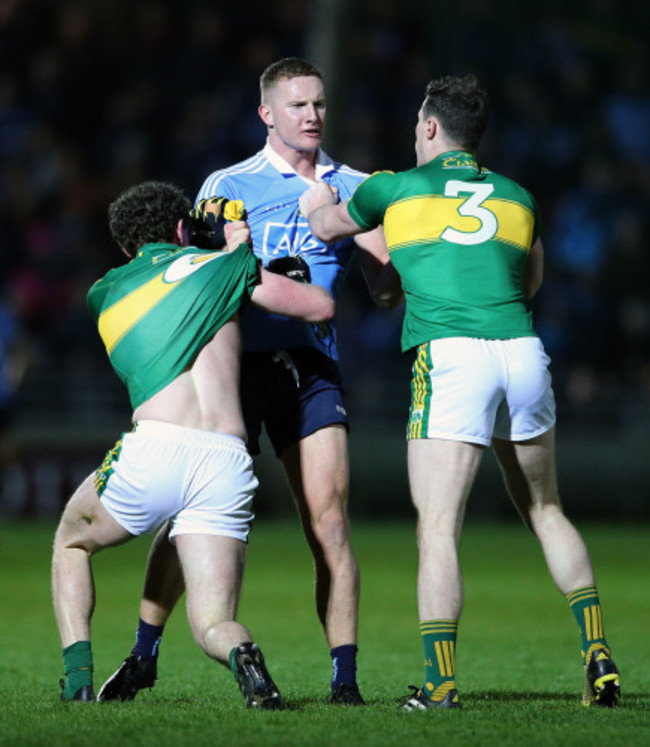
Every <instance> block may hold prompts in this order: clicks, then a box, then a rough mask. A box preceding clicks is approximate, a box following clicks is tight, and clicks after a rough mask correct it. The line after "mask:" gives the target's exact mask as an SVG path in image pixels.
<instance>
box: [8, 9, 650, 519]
mask: <svg viewBox="0 0 650 747" xmlns="http://www.w3.org/2000/svg"><path fill="white" fill-rule="evenodd" d="M649 38H650V7H649V6H648V5H647V4H646V3H635V4H626V5H625V9H624V10H623V9H622V6H621V4H620V3H616V2H614V0H546V1H545V2H543V3H542V2H537V0H533V2H528V3H521V2H516V1H515V0H497V2H495V3H491V2H490V3H488V2H485V0H456V2H455V3H453V4H452V3H447V2H443V1H442V0H427V1H426V2H421V1H418V0H274V2H262V1H261V0H259V1H255V0H241V2H238V3H218V2H200V1H198V0H139V1H138V2H137V3H134V2H127V1H126V0H111V2H100V0H96V1H94V0H85V1H84V2H81V1H80V0H14V1H13V2H12V0H3V1H2V2H0V237H1V240H2V251H1V252H0V277H1V283H2V284H1V295H0V374H1V376H0V426H1V435H0V439H1V441H0V458H1V460H2V470H3V482H2V506H3V507H4V510H5V512H9V513H14V514H20V515H29V514H33V513H39V512H42V511H43V512H47V511H48V510H49V511H54V510H58V508H59V507H60V506H59V504H58V503H57V501H58V500H59V498H58V496H59V495H61V496H65V494H66V491H67V490H68V489H69V487H70V486H71V485H72V484H74V482H75V481H76V480H77V478H78V477H79V476H80V475H82V474H83V472H84V470H85V469H86V468H92V466H94V464H95V463H96V461H97V458H98V456H101V454H102V453H103V451H104V450H106V449H107V448H108V447H109V446H110V445H111V443H112V440H114V439H115V438H116V437H117V435H119V431H120V430H125V429H126V428H127V427H128V414H129V413H128V401H127V398H126V393H125V391H123V390H122V388H121V385H120V384H119V382H118V381H117V379H116V377H115V376H114V375H113V374H112V372H111V370H110V368H109V366H108V362H107V359H106V355H105V353H104V351H103V349H102V347H101V344H100V342H99V338H98V336H97V334H96V331H95V329H94V326H93V324H92V322H91V320H90V317H89V315H88V313H87V311H86V306H85V296H86V292H87V290H88V288H89V286H90V285H91V284H92V282H93V281H94V280H95V279H97V278H98V277H99V276H100V275H102V274H103V273H104V272H105V271H106V270H107V269H108V268H109V267H110V266H112V265H114V264H116V263H118V262H120V261H121V258H120V254H119V252H118V250H117V249H116V247H115V246H114V245H113V244H112V242H111V239H110V236H109V233H108V229H107V225H106V208H107V205H108V203H109V202H110V201H111V200H112V199H114V198H115V197H116V196H117V194H118V193H119V192H120V191H121V190H122V189H123V188H125V187H127V186H129V185H131V184H133V183H135V182H137V181H141V180H145V179H151V178H156V179H166V180H171V181H174V182H176V183H177V184H179V185H180V186H182V187H184V188H185V189H186V190H187V191H188V193H189V194H190V195H192V196H193V195H194V194H195V193H196V191H197V190H198V188H199V186H200V185H201V183H202V181H203V179H204V177H205V176H206V175H207V174H208V173H209V172H211V171H213V170H214V169H216V168H220V167H224V166H226V165H228V164H230V163H232V162H235V161H237V160H240V159H242V158H245V157H247V156H249V155H251V154H252V153H254V152H256V151H257V150H258V149H259V148H260V147H261V146H262V145H263V142H264V137H265V133H264V129H263V127H262V125H261V122H260V121H259V118H258V116H257V105H258V99H259V88H258V78H259V74H260V73H261V71H262V70H263V69H264V68H265V67H266V66H267V65H268V64H269V63H270V62H272V61H274V60H276V59H278V58H280V57H285V56H290V55H297V56H302V57H306V58H308V59H310V60H311V61H313V62H315V63H316V64H317V65H319V67H321V69H322V70H323V73H324V76H325V82H326V86H327V91H328V130H327V136H326V140H325V148H326V150H327V151H328V152H329V153H330V155H332V156H333V157H335V158H336V159H337V160H341V161H345V162H347V163H349V164H350V165H352V166H354V167H356V168H359V169H361V170H366V171H373V170H376V169H393V170H399V169H405V168H410V167H411V166H413V165H414V152H413V143H414V136H413V128H414V124H415V118H416V113H417V110H418V108H419V106H420V103H421V101H422V98H423V92H424V87H425V85H426V83H427V81H428V80H429V79H430V78H432V77H436V76H439V75H442V74H462V73H466V72H474V73H476V74H477V75H478V76H479V78H480V79H481V81H482V82H483V83H484V85H485V87H486V88H487V89H488V91H489V93H490V96H491V102H492V113H491V121H490V125H489V128H488V132H487V135H486V138H485V141H484V144H483V147H482V150H481V151H480V153H479V156H480V160H481V161H482V162H483V164H484V165H486V166H488V167H490V168H492V169H494V170H496V171H499V172H501V173H504V174H506V175H508V176H510V177H512V178H514V179H515V180H517V181H519V182H520V183H522V184H523V185H524V186H525V187H527V188H528V189H530V190H531V191H532V192H533V193H534V194H535V196H536V197H537V199H538V202H539V205H540V208H541V212H542V216H543V238H544V243H545V247H546V282H545V286H544V288H543V290H542V292H541V293H540V296H539V298H538V299H536V301H535V305H534V310H535V314H536V327H537V329H538V331H539V333H540V335H541V337H542V339H543V341H544V343H545V345H546V348H547V351H548V352H549V354H550V356H551V358H552V361H553V364H552V366H553V367H552V371H553V375H554V380H555V386H556V393H557V397H558V405H559V416H560V424H561V426H562V427H563V428H564V433H571V434H575V438H576V439H582V442H585V440H586V441H588V442H589V443H590V444H591V445H592V446H593V449H594V450H595V451H593V453H591V455H590V456H589V455H587V457H586V459H587V460H588V463H587V464H586V465H585V466H586V471H587V472H588V473H589V472H590V471H591V472H592V473H593V472H594V471H595V472H596V473H597V467H596V466H595V465H596V464H597V463H598V462H599V461H600V462H601V463H602V459H601V458H600V457H599V456H598V454H600V453H601V452H602V453H604V454H611V453H615V448H616V445H617V444H618V445H619V446H620V445H621V444H629V443H631V444H633V448H632V453H631V452H630V449H629V448H627V446H624V447H623V451H624V456H625V457H626V458H627V459H628V460H629V459H636V457H637V456H638V459H639V463H640V464H645V457H644V454H643V452H644V451H645V448H646V447H647V445H648V442H649V440H650V438H649V437H648V431H649V428H648V425H649V424H650V294H649V293H648V290H649V288H650V253H649V252H648V249H647V247H646V240H647V236H648V233H649V231H648V229H649V225H648V223H649V221H650V217H649V216H650V210H649V206H650V59H649V57H650V47H649V46H648V39H649ZM339 317H340V325H341V330H342V332H341V349H342V352H341V354H342V366H343V371H344V376H345V379H346V388H347V393H348V405H349V409H350V412H351V415H352V417H353V433H354V428H355V427H356V428H357V433H361V434H363V433H364V432H371V433H372V434H373V435H374V437H375V438H377V434H378V433H383V432H386V433H389V432H390V433H391V434H392V437H394V438H395V439H396V440H395V441H391V442H390V444H391V445H390V446H389V447H387V448H390V449H392V448H393V444H395V443H397V444H399V445H400V446H399V449H400V450H399V451H398V452H397V454H396V457H395V459H396V462H397V461H398V462H399V465H400V467H399V469H400V476H401V479H403V474H401V470H402V467H403V458H404V452H403V450H402V447H401V444H402V443H403V431H404V425H405V419H406V406H407V402H408V372H409V365H410V360H408V359H406V358H404V357H403V356H401V354H400V353H399V344H398V340H399V330H400V323H401V311H399V310H398V311H394V312H385V311H379V310H376V309H375V308H373V307H372V305H371V303H370V302H369V299H368V297H367V294H366V292H365V290H364V288H363V285H362V282H361V281H360V277H359V272H358V269H357V268H356V267H353V268H352V269H351V271H350V273H349V277H348V282H347V286H346V288H345V292H344V296H343V299H342V301H341V304H340V308H339ZM357 424H358V426H357ZM595 438H599V439H600V440H599V441H594V439H595ZM358 448H359V450H360V452H363V453H364V455H366V462H364V467H363V471H364V472H365V471H368V473H371V472H372V471H373V470H376V469H377V465H376V462H373V461H372V460H371V459H370V458H369V456H368V455H369V454H372V453H373V449H381V448H382V447H381V444H380V443H379V442H377V441H375V442H373V445H368V446H366V445H365V444H364V445H362V446H359V447H358ZM567 448H568V449H570V445H569V446H568V447H567ZM599 450H600V451H599ZM353 456H354V454H353ZM66 460H68V462H69V465H68V466H65V465H66V464H67V463H68V462H66ZM380 461H383V460H382V459H381V458H380ZM62 465H63V466H62ZM608 469H609V470H610V471H613V472H614V473H616V471H617V470H618V471H620V472H621V475H623V474H624V476H625V478H629V477H630V475H629V472H630V471H634V470H635V469H636V462H633V463H632V464H628V463H627V462H626V461H625V459H624V458H623V457H620V458H619V457H616V458H615V459H614V458H612V464H611V465H610V466H609V467H608ZM353 473H354V463H353ZM608 474H609V473H608ZM610 476H611V477H612V482H616V481H618V480H619V477H620V476H619V475H616V474H612V475H610ZM561 477H562V475H561ZM575 482H576V486H577V487H576V490H577V491H579V485H580V482H579V481H578V480H577V478H576V481H575ZM637 482H638V481H637ZM619 484H621V485H622V483H620V482H619ZM353 485H354V483H353ZM621 489H622V490H623V488H621ZM372 490H374V491H375V492H376V490H375V488H374V487H373V488H372ZM608 490H609V488H608ZM628 492H629V491H628ZM641 492H642V486H640V487H639V494H641ZM39 496H40V497H39ZM52 496H54V498H53V497H52ZM385 499H386V500H390V496H386V497H385ZM382 500H383V499H382ZM638 507H639V511H640V512H644V511H645V516H647V515H648V510H647V508H644V507H642V506H641V505H640V504H639V506H638Z"/></svg>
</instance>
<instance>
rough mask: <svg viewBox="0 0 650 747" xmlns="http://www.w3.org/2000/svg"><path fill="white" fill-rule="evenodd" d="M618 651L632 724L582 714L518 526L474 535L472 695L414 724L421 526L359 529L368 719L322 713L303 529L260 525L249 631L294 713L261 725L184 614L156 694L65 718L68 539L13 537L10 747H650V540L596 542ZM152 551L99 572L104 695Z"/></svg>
mask: <svg viewBox="0 0 650 747" xmlns="http://www.w3.org/2000/svg"><path fill="white" fill-rule="evenodd" d="M582 529H583V534H584V536H585V538H586V540H587V542H588V544H589V547H590V550H591V553H592V557H593V560H594V564H595V567H596V572H597V578H598V583H599V588H600V594H601V600H602V602H603V606H604V615H605V624H606V628H607V633H608V638H609V642H610V644H611V645H612V647H613V649H614V654H615V658H616V661H617V663H618V665H619V668H620V669H621V671H622V685H623V700H622V703H621V705H620V707H619V708H618V709H615V710H607V709H594V708H592V709H585V708H582V707H581V706H580V704H579V694H580V692H581V688H582V676H581V668H580V662H579V658H578V651H579V637H578V633H577V629H576V626H575V622H574V620H573V616H572V614H571V612H570V611H569V609H568V605H567V604H566V603H565V602H564V600H563V599H562V597H561V596H560V595H559V593H558V592H557V591H556V590H555V587H554V586H553V584H552V582H551V581H550V579H549V577H548V574H547V572H546V568H545V565H544V563H543V560H542V556H541V552H540V550H539V548H538V546H537V544H536V543H535V542H534V541H533V540H532V539H531V537H530V536H529V535H528V534H527V533H526V531H525V530H524V529H523V528H522V527H521V526H519V525H512V526H510V525H490V524H488V525H484V524H482V525H478V524H470V525H468V526H467V527H466V531H465V534H464V538H463V544H462V547H461V550H462V562H463V568H464V571H465V577H466V603H465V612H464V616H463V619H462V622H461V626H460V633H459V645H458V657H457V683H458V685H459V689H460V691H461V696H462V699H463V706H464V707H463V710H462V711H444V712H443V711H435V712H426V713H414V714H407V713H399V712H397V710H396V702H397V699H398V697H399V696H400V695H403V694H405V693H406V691H407V685H409V684H420V682H421V677H422V672H423V665H422V651H421V645H420V638H419V632H418V624H417V613H416V601H415V572H416V554H415V543H414V536H413V526H412V523H409V522H404V523H399V522H394V523H392V524H369V523H364V522H356V523H355V524H354V525H353V532H354V540H355V548H356V551H357V555H358V557H359V561H360V564H361V569H362V588H363V591H362V601H361V621H360V652H359V682H360V685H361V688H362V692H363V693H364V696H365V698H366V699H367V701H368V703H369V705H368V707H366V708H363V709H345V708H333V707H331V706H330V707H328V706H327V705H325V704H324V699H325V696H326V694H327V692H328V687H329V684H328V678H329V673H330V663H329V655H328V651H327V646H326V644H325V639H324V637H323V635H322V632H321V630H320V627H319V625H318V623H317V620H316V616H315V612H314V605H313V582H312V572H311V560H310V556H309V554H308V552H307V550H306V547H305V545H304V542H303V541H302V539H301V535H300V530H299V528H298V526H297V523H295V522H292V521H289V520H288V521H284V522H273V521H270V520H268V519H264V518H262V519H260V520H258V523H257V525H256V527H255V530H254V532H253V534H252V536H251V546H250V552H249V564H248V569H247V576H246V580H245V584H244V586H245V588H244V596H243V599H242V605H241V615H240V616H241V619H242V620H243V621H244V622H245V623H246V624H247V625H248V626H249V627H250V628H251V630H252V631H253V633H254V635H255V637H256V639H257V640H258V641H259V643H260V644H261V646H262V648H263V650H264V652H265V655H266V658H267V661H268V663H269V668H270V669H271V672H272V674H273V676H274V678H275V680H276V682H277V683H278V684H279V686H280V688H281V690H282V693H283V695H284V698H285V700H286V701H287V703H288V706H289V708H288V710H286V711H284V712H280V713H258V712H252V711H247V710H246V709H245V708H244V707H243V701H242V699H241V696H240V695H239V693H238V691H237V688H236V685H235V682H234V680H233V679H232V675H231V674H230V673H229V672H228V671H226V670H225V669H224V668H222V667H220V666H219V665H216V664H214V663H213V662H210V661H209V660H208V659H207V658H206V657H205V656H204V655H203V654H201V652H200V651H199V649H198V647H197V646H196V644H195V643H194V642H193V640H192V638H191V635H190V633H189V629H188V625H187V622H186V618H185V611H184V609H183V608H182V607H179V608H178V610H176V612H175V613H174V615H173V617H172V619H171V620H170V622H169V624H168V626H167V630H166V632H165V636H164V640H163V645H162V649H161V660H160V680H159V682H158V684H157V685H156V687H155V689H154V690H152V691H150V692H144V693H141V694H140V695H139V696H138V698H137V699H136V700H135V701H134V702H133V703H126V704H112V703H111V704H105V705H86V704H61V703H59V702H58V687H57V682H58V679H59V677H60V676H61V672H62V662H61V655H60V642H59V639H58V635H57V632H56V627H55V623H54V617H53V613H52V610H51V604H50V591H49V556H50V545H51V539H52V534H53V530H54V527H53V526H52V525H49V524H24V523H18V524H10V525H5V526H4V527H2V528H0V600H2V613H1V614H0V745H12V746H13V745H18V746H20V745H70V746H71V747H74V746H75V745H79V746H81V745H83V746H86V745H92V746H93V747H103V746H104V745H120V744H123V745H127V744H129V745H131V744H134V745H138V746H140V745H142V746H151V747H165V746H166V745H172V744H173V745H176V744H177V743H179V742H180V743H185V744H188V745H229V744H234V745H256V746H258V747H265V746H266V745H343V746H344V747H350V746H354V745H378V746H379V745H382V746H383V745H386V746H388V745H395V746H402V745H404V746H406V745H408V746H409V747H410V746H412V745H425V744H437V745H440V744H443V745H497V744H498V745H556V746H563V745H594V744H606V745H608V746H611V745H647V744H649V743H650V665H649V664H648V662H650V643H649V636H648V621H649V619H650V616H649V614H648V611H649V609H650V602H649V594H648V545H649V534H650V532H649V531H648V529H649V528H648V527H643V526H640V527H638V526H637V527H614V528H605V527H598V526H593V527H586V528H582ZM148 546H149V540H148V539H146V538H142V539H139V540H136V541H134V542H132V543H131V544H129V545H126V546H123V547H120V548H116V549H113V550H108V551H106V552H105V553H102V554H100V555H99V556H98V557H97V558H96V559H95V561H94V567H95V577H96V584H97V596H98V599H97V609H96V611H95V617H94V621H93V650H94V653H95V667H96V669H95V683H96V686H98V685H100V684H101V683H102V682H103V680H104V679H105V678H106V677H107V676H108V675H109V674H110V673H111V672H112V671H113V669H114V668H115V667H116V666H117V664H118V663H119V662H120V661H121V660H122V659H123V658H124V656H125V655H126V654H127V653H128V651H129V650H130V647H131V645H132V641H133V634H134V630H135V624H136V621H137V603H138V597H139V592H140V588H141V581H142V572H143V567H144V560H145V557H146V553H147V550H148Z"/></svg>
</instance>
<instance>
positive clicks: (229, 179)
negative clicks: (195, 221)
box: [196, 150, 269, 201]
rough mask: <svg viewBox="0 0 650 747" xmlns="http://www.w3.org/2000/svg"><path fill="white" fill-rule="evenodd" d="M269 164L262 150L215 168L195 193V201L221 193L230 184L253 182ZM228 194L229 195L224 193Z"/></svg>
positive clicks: (238, 184)
mask: <svg viewBox="0 0 650 747" xmlns="http://www.w3.org/2000/svg"><path fill="white" fill-rule="evenodd" d="M268 165H269V160H268V158H267V157H266V155H265V153H264V151H263V150H261V151H259V152H258V153H256V154H255V155H254V156H251V157H250V158H246V159H245V160H243V161H240V162H239V163H235V164H233V165H232V166H227V167H226V168H223V169H217V170H216V171H213V172H212V173H211V174H209V175H208V176H207V177H206V178H205V180H204V182H203V185H202V186H201V189H200V190H199V192H198V194H197V197H196V199H197V201H198V200H202V199H204V198H205V197H213V196H215V195H217V194H221V193H222V192H223V191H224V189H227V188H228V187H230V186H233V185H234V186H237V187H238V188H240V185H242V184H246V183H247V182H252V183H255V180H256V177H259V175H260V174H261V172H263V171H264V169H265V168H266V167H267V166H268ZM226 196H229V195H226Z"/></svg>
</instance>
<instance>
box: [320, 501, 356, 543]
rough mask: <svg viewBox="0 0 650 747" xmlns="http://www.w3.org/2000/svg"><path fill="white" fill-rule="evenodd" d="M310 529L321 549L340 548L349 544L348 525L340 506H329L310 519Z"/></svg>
mask: <svg viewBox="0 0 650 747" xmlns="http://www.w3.org/2000/svg"><path fill="white" fill-rule="evenodd" d="M312 529H313V531H314V535H315V536H316V539H317V540H318V543H319V544H320V546H321V547H322V548H323V549H325V550H326V549H328V548H340V547H344V546H346V545H348V544H349V541H350V525H349V521H348V517H347V515H346V513H345V511H344V510H343V508H342V507H340V506H335V507H332V508H329V509H328V510H327V511H324V512H322V513H321V514H319V515H318V516H317V517H315V518H314V520H313V521H312Z"/></svg>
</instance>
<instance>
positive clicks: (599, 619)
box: [565, 586, 609, 657]
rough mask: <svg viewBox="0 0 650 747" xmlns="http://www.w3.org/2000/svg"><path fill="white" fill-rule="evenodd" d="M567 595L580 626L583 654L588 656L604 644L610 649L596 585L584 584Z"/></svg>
mask: <svg viewBox="0 0 650 747" xmlns="http://www.w3.org/2000/svg"><path fill="white" fill-rule="evenodd" d="M565 596H566V600H567V602H568V603H569V606H570V607H571V610H572V611H573V614H574V615H575V618H576V621H577V623H578V627H579V628H580V636H581V639H582V656H583V657H586V656H587V655H588V654H589V651H590V650H591V649H592V648H594V647H600V646H604V647H605V648H606V649H607V650H609V646H608V645H607V640H606V638H605V630H604V628H603V613H602V611H601V609H600V600H599V598H598V590H597V589H596V587H595V586H583V587H582V588H580V589H575V590H574V591H570V592H569V593H568V594H566V595H565Z"/></svg>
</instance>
